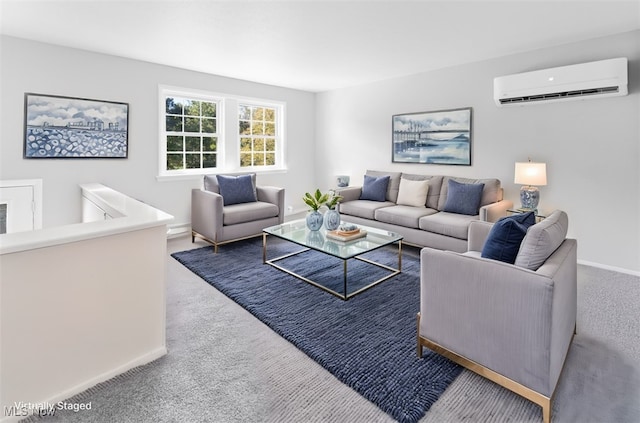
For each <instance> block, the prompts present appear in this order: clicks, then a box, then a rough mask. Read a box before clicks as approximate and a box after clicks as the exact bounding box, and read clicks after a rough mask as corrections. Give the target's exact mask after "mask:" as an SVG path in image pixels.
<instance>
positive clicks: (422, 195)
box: [396, 178, 429, 208]
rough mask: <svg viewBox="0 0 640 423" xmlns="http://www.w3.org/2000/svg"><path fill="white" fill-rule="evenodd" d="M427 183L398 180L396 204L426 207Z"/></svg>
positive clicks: (425, 181) (404, 179)
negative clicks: (398, 187)
mask: <svg viewBox="0 0 640 423" xmlns="http://www.w3.org/2000/svg"><path fill="white" fill-rule="evenodd" d="M428 192H429V181H427V180H424V181H414V180H411V179H406V178H400V189H399V190H398V200H397V201H396V204H398V205H403V206H412V207H422V208H424V207H426V204H427V193H428Z"/></svg>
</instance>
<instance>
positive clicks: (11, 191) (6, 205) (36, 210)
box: [0, 179, 42, 234]
mask: <svg viewBox="0 0 640 423" xmlns="http://www.w3.org/2000/svg"><path fill="white" fill-rule="evenodd" d="M41 228H42V179H25V180H15V181H0V234H4V233H12V232H23V231H32V230H34V229H41Z"/></svg>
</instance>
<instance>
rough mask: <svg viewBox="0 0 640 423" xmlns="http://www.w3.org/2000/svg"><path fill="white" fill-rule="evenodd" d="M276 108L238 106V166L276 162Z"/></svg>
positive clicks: (270, 164)
mask: <svg viewBox="0 0 640 423" xmlns="http://www.w3.org/2000/svg"><path fill="white" fill-rule="evenodd" d="M276 116H277V112H276V109H275V108H273V107H263V106H252V105H248V104H240V105H239V106H238V120H239V123H240V124H239V128H240V131H239V132H240V133H239V135H240V167H248V166H274V165H275V164H276V140H277V138H276V135H277V134H276V128H277V127H276Z"/></svg>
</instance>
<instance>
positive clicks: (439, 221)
mask: <svg viewBox="0 0 640 423" xmlns="http://www.w3.org/2000/svg"><path fill="white" fill-rule="evenodd" d="M475 220H478V216H470V215H466V214H458V213H448V212H439V213H434V214H432V215H429V216H424V217H421V218H420V220H419V222H418V227H419V228H420V229H422V230H425V231H429V232H433V233H436V234H440V235H445V236H451V237H454V238H458V239H467V237H468V233H469V225H470V224H471V222H473V221H475Z"/></svg>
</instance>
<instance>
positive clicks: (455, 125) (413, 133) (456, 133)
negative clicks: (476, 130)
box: [391, 107, 472, 166]
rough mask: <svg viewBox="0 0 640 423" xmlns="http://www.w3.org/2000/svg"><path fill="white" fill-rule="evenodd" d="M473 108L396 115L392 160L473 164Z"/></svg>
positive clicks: (393, 127)
mask: <svg viewBox="0 0 640 423" xmlns="http://www.w3.org/2000/svg"><path fill="white" fill-rule="evenodd" d="M471 130H472V108H471V107H465V108H460V109H449V110H436V111H430V112H417V113H405V114H398V115H393V117H392V144H391V148H392V162H394V163H422V164H436V165H461V166H471V139H472V136H471Z"/></svg>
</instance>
